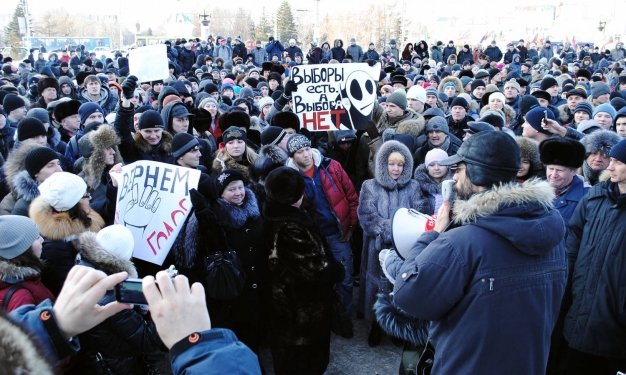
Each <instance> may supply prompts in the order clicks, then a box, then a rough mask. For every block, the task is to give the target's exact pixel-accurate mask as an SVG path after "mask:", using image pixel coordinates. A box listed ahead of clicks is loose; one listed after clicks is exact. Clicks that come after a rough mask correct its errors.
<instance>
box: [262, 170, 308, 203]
mask: <svg viewBox="0 0 626 375" xmlns="http://www.w3.org/2000/svg"><path fill="white" fill-rule="evenodd" d="M265 194H266V196H267V200H268V201H270V202H277V203H282V204H285V205H292V204H294V203H296V202H297V201H299V200H300V198H302V196H303V195H304V177H303V176H302V173H300V172H299V171H297V170H295V169H293V168H290V167H279V168H276V169H274V170H273V171H271V172H270V173H269V174H268V175H267V178H266V179H265Z"/></svg>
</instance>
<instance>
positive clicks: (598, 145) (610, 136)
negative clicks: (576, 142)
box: [580, 130, 621, 157]
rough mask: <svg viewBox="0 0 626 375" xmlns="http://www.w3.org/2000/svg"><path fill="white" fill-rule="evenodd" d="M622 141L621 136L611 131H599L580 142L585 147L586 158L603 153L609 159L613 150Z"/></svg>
mask: <svg viewBox="0 0 626 375" xmlns="http://www.w3.org/2000/svg"><path fill="white" fill-rule="evenodd" d="M620 140H621V138H620V136H619V135H617V134H616V133H615V132H612V131H610V130H598V131H594V132H593V133H591V134H589V135H586V136H585V137H584V138H583V139H581V140H580V143H582V144H583V146H585V157H587V156H589V155H591V154H594V153H596V152H601V153H602V155H604V156H605V157H609V154H610V152H611V149H612V148H613V146H615V145H616V144H617V143H618V142H619V141H620Z"/></svg>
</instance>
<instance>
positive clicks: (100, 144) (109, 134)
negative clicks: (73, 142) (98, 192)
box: [81, 125, 122, 189]
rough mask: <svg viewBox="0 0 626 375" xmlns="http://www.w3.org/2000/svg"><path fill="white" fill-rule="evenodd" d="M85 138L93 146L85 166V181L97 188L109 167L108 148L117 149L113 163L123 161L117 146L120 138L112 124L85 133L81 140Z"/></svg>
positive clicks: (91, 186)
mask: <svg viewBox="0 0 626 375" xmlns="http://www.w3.org/2000/svg"><path fill="white" fill-rule="evenodd" d="M83 138H85V139H87V140H88V141H89V144H90V145H91V147H92V148H93V151H92V152H91V155H90V156H89V157H88V158H89V161H88V162H87V164H86V165H85V166H84V167H83V172H84V174H85V177H84V178H85V182H86V183H87V186H89V187H90V188H91V189H96V188H97V187H98V186H99V185H100V184H101V183H102V175H103V174H104V173H105V169H106V167H107V165H106V149H107V148H109V147H112V148H113V151H115V155H114V157H113V165H115V164H118V163H121V162H122V157H121V155H120V151H119V150H118V148H117V146H118V145H119V144H120V138H119V137H118V135H117V133H116V132H115V129H113V127H111V126H110V125H102V126H100V127H98V129H97V130H94V131H91V132H89V133H87V134H85V136H83V137H82V138H81V140H82V139H83Z"/></svg>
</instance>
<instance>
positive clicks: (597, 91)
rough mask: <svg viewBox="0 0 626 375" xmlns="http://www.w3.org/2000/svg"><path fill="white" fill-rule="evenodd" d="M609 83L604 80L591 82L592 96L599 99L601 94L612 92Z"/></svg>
mask: <svg viewBox="0 0 626 375" xmlns="http://www.w3.org/2000/svg"><path fill="white" fill-rule="evenodd" d="M610 93H611V89H610V88H609V85H607V84H606V83H604V82H594V83H592V84H591V98H592V99H597V98H598V97H599V96H602V95H606V94H610Z"/></svg>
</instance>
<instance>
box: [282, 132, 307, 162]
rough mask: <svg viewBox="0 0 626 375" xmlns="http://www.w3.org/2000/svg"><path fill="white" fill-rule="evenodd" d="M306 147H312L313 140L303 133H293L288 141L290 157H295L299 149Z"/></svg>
mask: <svg viewBox="0 0 626 375" xmlns="http://www.w3.org/2000/svg"><path fill="white" fill-rule="evenodd" d="M304 147H311V141H310V140H309V139H308V138H307V137H305V136H304V135H302V134H296V135H293V136H291V137H290V138H289V140H288V141H287V154H289V157H293V155H294V154H295V153H296V152H298V150H300V149H302V148H304Z"/></svg>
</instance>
